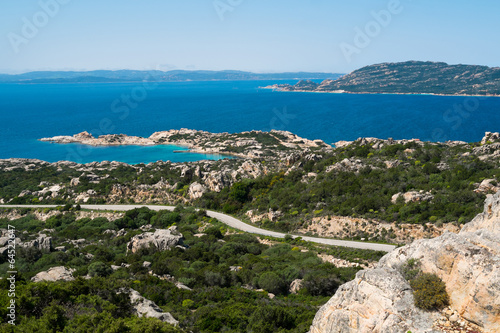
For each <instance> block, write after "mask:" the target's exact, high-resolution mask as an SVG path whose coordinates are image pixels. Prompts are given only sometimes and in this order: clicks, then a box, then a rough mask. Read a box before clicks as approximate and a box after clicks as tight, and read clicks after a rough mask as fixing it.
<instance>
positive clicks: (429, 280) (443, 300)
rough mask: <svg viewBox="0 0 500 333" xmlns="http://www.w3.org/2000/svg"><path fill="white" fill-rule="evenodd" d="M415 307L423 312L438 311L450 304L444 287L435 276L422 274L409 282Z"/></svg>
mask: <svg viewBox="0 0 500 333" xmlns="http://www.w3.org/2000/svg"><path fill="white" fill-rule="evenodd" d="M410 285H411V287H412V288H413V297H414V300H415V306H416V307H418V308H420V309H424V310H433V309H440V308H443V307H444V306H447V305H449V304H450V299H449V296H448V293H447V292H446V285H445V284H444V282H443V280H441V279H440V278H439V277H438V276H437V275H436V274H428V273H424V274H422V275H420V276H418V277H417V278H415V279H414V280H412V281H410Z"/></svg>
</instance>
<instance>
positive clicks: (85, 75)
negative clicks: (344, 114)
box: [0, 70, 341, 83]
mask: <svg viewBox="0 0 500 333" xmlns="http://www.w3.org/2000/svg"><path fill="white" fill-rule="evenodd" d="M340 76H341V74H334V73H310V72H290V73H252V72H243V71H232V70H226V71H203V70H193V71H187V70H172V71H166V72H164V71H160V70H151V71H137V70H117V71H109V70H97V71H88V72H74V71H67V72H64V71H41V72H29V73H23V74H16V75H7V74H0V82H5V83H7V82H8V83H89V82H98V83H101V82H143V81H150V82H170V81H213V80H217V81H223V80H234V81H236V80H302V79H320V80H325V79H336V78H339V77H340Z"/></svg>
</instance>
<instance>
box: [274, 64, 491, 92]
mask: <svg viewBox="0 0 500 333" xmlns="http://www.w3.org/2000/svg"><path fill="white" fill-rule="evenodd" d="M269 88H273V89H276V90H280V91H313V92H347V93H391V94H441V95H500V68H498V67H493V68H490V67H487V66H476V65H448V64H446V63H443V62H422V61H407V62H401V63H383V64H377V65H371V66H366V67H363V68H361V69H358V70H355V71H353V72H351V73H349V74H347V75H345V76H343V77H341V78H339V79H337V80H325V81H323V82H322V83H321V84H317V83H314V82H311V81H301V82H299V83H297V84H295V85H293V86H292V85H274V86H270V87H269Z"/></svg>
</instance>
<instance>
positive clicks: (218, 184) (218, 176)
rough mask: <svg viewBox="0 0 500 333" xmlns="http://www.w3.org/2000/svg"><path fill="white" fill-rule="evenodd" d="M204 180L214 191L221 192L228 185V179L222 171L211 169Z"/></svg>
mask: <svg viewBox="0 0 500 333" xmlns="http://www.w3.org/2000/svg"><path fill="white" fill-rule="evenodd" d="M203 181H204V182H205V184H206V185H207V186H208V188H209V189H210V190H211V191H214V192H220V191H222V189H223V188H224V187H225V186H226V181H225V180H224V177H223V176H222V173H221V172H220V171H211V172H210V173H209V174H208V175H206V176H205V178H204V180H203Z"/></svg>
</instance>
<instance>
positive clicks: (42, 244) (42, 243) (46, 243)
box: [20, 234, 52, 251]
mask: <svg viewBox="0 0 500 333" xmlns="http://www.w3.org/2000/svg"><path fill="white" fill-rule="evenodd" d="M20 245H21V246H22V247H25V248H28V247H34V248H36V249H38V250H42V251H50V250H51V249H52V237H48V236H47V235H46V234H39V235H38V237H37V238H36V239H34V240H31V241H28V242H24V243H22V244H20Z"/></svg>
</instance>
